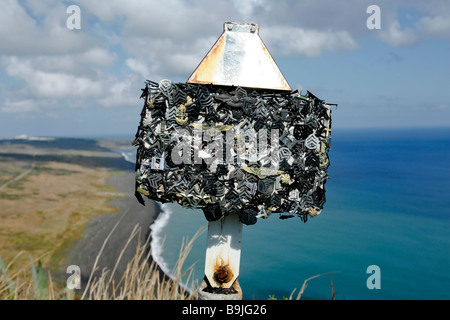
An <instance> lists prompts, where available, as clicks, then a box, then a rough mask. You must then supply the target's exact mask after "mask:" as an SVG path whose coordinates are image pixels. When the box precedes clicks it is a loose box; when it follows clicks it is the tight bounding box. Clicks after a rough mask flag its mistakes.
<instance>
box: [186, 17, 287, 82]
mask: <svg viewBox="0 0 450 320" xmlns="http://www.w3.org/2000/svg"><path fill="white" fill-rule="evenodd" d="M258 31H259V26H258V25H257V24H249V23H234V22H225V23H224V31H223V33H222V35H221V36H220V38H219V39H218V40H217V41H216V43H215V44H214V46H213V47H212V48H211V49H210V50H209V52H208V54H207V55H206V56H205V57H204V58H203V60H202V62H201V63H200V64H199V65H198V67H197V69H195V71H194V72H193V73H192V75H191V76H190V77H189V79H188V80H187V83H190V84H214V85H222V86H236V87H237V86H240V87H246V88H255V89H270V90H283V91H291V90H292V89H291V87H290V86H289V84H288V83H287V81H286V79H285V78H284V76H283V74H282V73H281V71H280V69H279V68H278V66H277V64H276V63H275V61H274V60H273V58H272V56H271V55H270V53H269V51H268V50H267V48H266V46H265V45H264V43H263V41H262V40H261V38H260V37H259V35H258Z"/></svg>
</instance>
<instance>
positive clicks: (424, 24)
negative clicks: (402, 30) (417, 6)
mask: <svg viewBox="0 0 450 320" xmlns="http://www.w3.org/2000/svg"><path fill="white" fill-rule="evenodd" d="M417 25H418V28H420V29H421V30H422V32H423V33H424V34H425V35H428V36H430V35H431V36H442V37H445V38H447V39H450V19H449V18H448V16H447V17H443V16H433V17H429V16H426V17H423V18H422V19H421V20H420V21H419V22H418V24H417Z"/></svg>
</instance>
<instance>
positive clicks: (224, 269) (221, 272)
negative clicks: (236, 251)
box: [214, 265, 233, 284]
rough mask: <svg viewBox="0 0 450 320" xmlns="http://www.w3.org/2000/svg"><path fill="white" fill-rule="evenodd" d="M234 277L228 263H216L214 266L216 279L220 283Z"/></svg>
mask: <svg viewBox="0 0 450 320" xmlns="http://www.w3.org/2000/svg"><path fill="white" fill-rule="evenodd" d="M231 279H233V272H232V271H231V269H230V268H229V267H228V265H216V266H215V268H214V280H216V281H217V282H218V283H220V284H224V283H227V282H230V281H231Z"/></svg>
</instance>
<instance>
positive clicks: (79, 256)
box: [61, 170, 167, 289]
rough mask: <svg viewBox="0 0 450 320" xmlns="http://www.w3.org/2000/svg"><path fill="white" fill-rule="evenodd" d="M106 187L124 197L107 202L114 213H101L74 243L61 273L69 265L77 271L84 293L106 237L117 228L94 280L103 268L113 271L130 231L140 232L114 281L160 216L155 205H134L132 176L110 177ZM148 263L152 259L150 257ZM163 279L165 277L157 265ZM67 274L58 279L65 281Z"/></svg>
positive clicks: (131, 173) (127, 252)
mask: <svg viewBox="0 0 450 320" xmlns="http://www.w3.org/2000/svg"><path fill="white" fill-rule="evenodd" d="M107 183H108V185H110V186H112V187H115V188H117V191H118V192H119V193H121V194H125V196H122V197H117V198H114V199H112V200H110V201H109V202H108V205H109V206H111V207H113V208H117V209H118V211H117V212H115V213H104V214H100V215H98V216H96V217H93V218H92V219H91V221H90V222H89V224H88V225H87V226H86V228H85V229H84V230H83V231H82V234H81V237H80V239H79V240H77V241H76V242H75V244H74V245H73V247H72V248H71V250H70V252H69V253H68V258H67V263H66V264H65V265H64V268H63V269H64V270H66V268H67V267H68V266H70V265H76V266H79V267H80V271H81V274H80V275H81V288H82V289H84V288H85V286H86V284H87V282H88V280H89V277H90V276H91V272H92V269H93V267H94V263H95V260H96V258H97V256H98V255H99V252H100V251H101V248H102V246H103V245H104V243H105V240H106V239H107V237H108V235H109V233H110V232H111V230H112V229H113V228H114V226H115V225H116V224H117V228H116V229H115V230H114V232H112V233H111V235H110V237H109V239H108V240H107V241H106V243H105V246H104V248H103V251H102V253H101V255H100V257H99V259H98V262H97V267H96V270H95V272H94V273H93V277H94V278H95V277H99V276H100V275H101V272H102V270H103V269H104V268H107V269H109V270H112V269H113V268H114V266H115V264H116V262H117V259H118V258H119V256H120V254H121V251H122V250H123V249H124V247H125V245H126V243H127V241H128V240H129V237H130V235H131V233H132V230H133V228H134V227H135V226H138V228H140V234H139V235H138V236H136V237H134V238H133V239H132V240H131V241H130V243H129V244H128V246H127V247H126V249H125V250H124V252H123V254H122V257H121V260H120V263H119V264H118V266H117V269H116V271H115V277H114V279H115V280H116V281H118V280H120V277H121V276H122V274H123V272H124V271H125V268H126V265H127V263H128V262H129V261H130V260H131V259H132V258H133V256H134V254H135V250H136V245H137V243H138V241H141V242H145V241H146V240H147V238H148V237H149V236H150V226H151V225H152V224H153V223H154V221H155V220H156V218H157V217H158V216H159V214H160V212H161V209H160V206H159V204H158V203H156V202H153V201H146V205H145V206H142V205H141V204H140V203H139V202H137V201H136V199H135V197H134V194H133V193H132V190H134V172H132V171H129V170H126V171H125V170H123V171H119V172H116V173H112V175H111V177H110V178H109V179H108V181H107ZM150 259H151V260H150V261H149V263H151V262H152V260H153V257H152V256H151V255H150ZM157 267H158V269H159V270H160V273H161V274H162V276H163V277H165V276H167V275H166V274H165V273H164V272H163V271H162V270H161V268H160V267H159V266H158V265H157ZM66 277H67V274H64V275H61V278H66Z"/></svg>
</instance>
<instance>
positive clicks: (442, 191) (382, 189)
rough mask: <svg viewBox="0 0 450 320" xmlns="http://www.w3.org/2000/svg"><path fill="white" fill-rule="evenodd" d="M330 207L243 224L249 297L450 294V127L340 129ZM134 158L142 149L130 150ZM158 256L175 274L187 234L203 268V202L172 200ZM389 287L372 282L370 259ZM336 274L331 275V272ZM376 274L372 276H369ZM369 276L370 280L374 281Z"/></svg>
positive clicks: (156, 232) (162, 219)
mask: <svg viewBox="0 0 450 320" xmlns="http://www.w3.org/2000/svg"><path fill="white" fill-rule="evenodd" d="M331 142H332V149H331V150H330V152H329V156H330V162H331V165H330V167H329V169H328V172H329V175H330V179H329V180H328V181H327V183H326V199H327V202H326V203H325V206H324V210H323V211H322V213H321V214H320V215H318V216H317V217H315V218H312V219H311V218H310V219H309V220H308V221H307V222H306V223H303V222H302V221H300V219H299V218H292V219H287V220H280V219H279V218H278V215H277V214H272V215H271V216H270V217H269V219H266V220H258V222H257V223H256V224H255V225H252V226H245V225H244V227H243V236H242V253H241V265H240V275H239V283H240V285H241V287H242V290H243V298H244V299H245V300H252V299H268V298H269V296H271V297H274V298H277V299H283V297H286V298H287V297H289V296H290V295H291V293H292V292H293V290H295V292H294V294H293V297H294V298H295V297H296V296H297V293H298V292H299V290H300V288H301V287H302V284H303V282H304V281H305V280H306V279H307V278H310V277H312V276H315V275H319V274H323V275H321V276H319V277H316V278H314V279H311V280H310V281H308V286H307V288H306V290H305V291H304V293H303V295H302V297H301V298H302V299H331V297H332V286H333V290H334V292H335V298H336V299H347V300H355V299H356V300H359V299H364V300H372V299H406V300H411V299H450V290H449V287H450V236H449V231H450V196H449V192H450V165H449V163H450V128H426V129H425V128H424V129H365V130H362V129H354V130H343V129H342V130H339V129H335V130H334V131H333V134H332V141H331ZM129 160H130V161H131V162H133V161H134V157H129ZM162 208H163V212H162V213H161V215H160V216H159V218H158V219H157V221H156V223H155V224H154V225H153V226H152V232H153V243H152V245H153V256H154V258H155V260H156V261H157V262H158V263H159V264H160V266H161V267H162V268H163V269H164V270H165V271H166V272H167V273H170V271H171V270H172V269H173V268H174V263H175V261H176V260H177V258H178V254H179V250H180V246H181V242H182V241H183V239H185V238H192V237H193V235H194V234H195V233H196V232H197V231H198V230H199V229H203V233H202V234H201V235H200V237H198V238H197V240H196V241H195V242H194V246H193V248H192V251H191V253H190V255H189V257H188V259H187V262H186V264H185V266H186V267H187V266H190V265H191V264H193V263H195V265H194V268H193V278H194V279H197V281H198V282H199V283H200V282H201V280H202V279H203V275H204V257H205V250H206V228H207V221H206V219H205V218H204V215H203V212H202V211H201V210H190V209H184V208H182V207H180V206H179V205H176V204H165V205H163V207H162ZM372 265H375V266H378V267H379V273H378V275H379V281H378V282H377V283H379V284H380V288H379V289H377V288H372V289H370V288H369V287H370V286H369V287H368V285H367V283H368V278H369V277H371V276H372V272H371V271H370V270H369V271H368V268H369V266H372ZM330 277H331V278H330ZM369 280H370V279H369ZM369 282H370V281H369Z"/></svg>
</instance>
